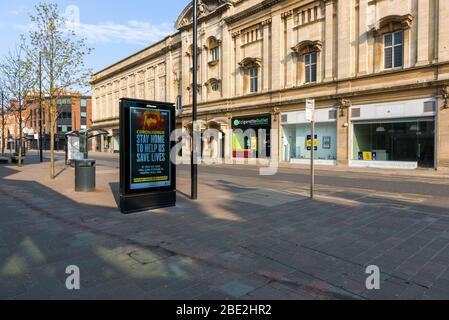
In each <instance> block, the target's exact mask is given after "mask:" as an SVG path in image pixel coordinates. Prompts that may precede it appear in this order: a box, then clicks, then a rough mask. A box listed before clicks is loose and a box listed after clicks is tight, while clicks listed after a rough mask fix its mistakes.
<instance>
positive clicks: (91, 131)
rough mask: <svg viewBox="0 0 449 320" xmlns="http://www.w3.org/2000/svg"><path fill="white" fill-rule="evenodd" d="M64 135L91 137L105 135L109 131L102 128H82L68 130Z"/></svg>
mask: <svg viewBox="0 0 449 320" xmlns="http://www.w3.org/2000/svg"><path fill="white" fill-rule="evenodd" d="M65 135H66V136H68V137H69V136H70V137H81V136H83V137H85V136H87V139H92V138H95V137H97V136H104V135H105V136H107V135H109V132H107V131H106V130H103V129H83V130H79V131H70V132H67V133H66V134H65Z"/></svg>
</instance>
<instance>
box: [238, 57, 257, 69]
mask: <svg viewBox="0 0 449 320" xmlns="http://www.w3.org/2000/svg"><path fill="white" fill-rule="evenodd" d="M239 66H240V67H241V68H242V69H250V68H254V67H261V66H262V59H260V58H245V59H243V60H242V61H241V62H239Z"/></svg>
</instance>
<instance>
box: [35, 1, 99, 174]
mask: <svg viewBox="0 0 449 320" xmlns="http://www.w3.org/2000/svg"><path fill="white" fill-rule="evenodd" d="M30 19H31V23H32V25H33V30H32V31H31V32H30V34H29V44H28V47H29V48H28V49H27V52H28V54H29V57H30V60H31V61H35V62H37V61H39V54H40V55H41V57H42V76H43V83H42V86H43V90H44V92H45V93H46V95H47V96H48V104H49V119H48V120H49V122H48V123H49V126H50V128H49V129H50V177H51V178H52V179H54V178H55V161H54V150H55V128H56V123H57V119H58V108H57V100H58V97H59V96H63V95H64V94H66V93H68V92H73V91H75V90H79V89H81V88H83V87H87V86H88V81H89V78H90V75H91V73H92V72H91V70H89V69H87V68H86V67H85V64H84V59H85V57H86V56H87V55H88V54H90V52H91V51H92V49H91V48H89V47H87V45H86V40H85V39H84V38H79V37H77V35H76V32H75V30H71V29H70V28H69V26H70V24H69V23H67V20H66V18H65V17H63V16H62V15H61V14H60V13H59V9H58V5H57V4H55V3H39V4H37V5H36V6H35V13H34V14H32V15H31V16H30ZM34 69H35V70H37V66H36V65H35V66H34ZM34 74H36V75H37V74H38V73H37V72H35V73H34Z"/></svg>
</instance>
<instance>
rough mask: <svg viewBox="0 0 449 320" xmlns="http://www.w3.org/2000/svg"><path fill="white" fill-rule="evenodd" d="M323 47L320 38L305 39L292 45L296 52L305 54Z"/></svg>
mask: <svg viewBox="0 0 449 320" xmlns="http://www.w3.org/2000/svg"><path fill="white" fill-rule="evenodd" d="M322 48H323V43H322V42H321V41H320V40H316V41H311V40H304V41H301V42H300V43H298V44H297V45H296V46H294V47H292V51H293V52H294V53H296V54H299V55H304V54H307V53H311V52H320V51H321V49H322Z"/></svg>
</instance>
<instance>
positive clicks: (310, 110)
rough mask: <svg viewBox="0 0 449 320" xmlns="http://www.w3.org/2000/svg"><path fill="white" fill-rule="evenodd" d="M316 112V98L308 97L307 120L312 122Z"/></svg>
mask: <svg viewBox="0 0 449 320" xmlns="http://www.w3.org/2000/svg"><path fill="white" fill-rule="evenodd" d="M314 113H315V100H313V99H306V121H308V122H312V121H313V120H314V119H313V118H314Z"/></svg>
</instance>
